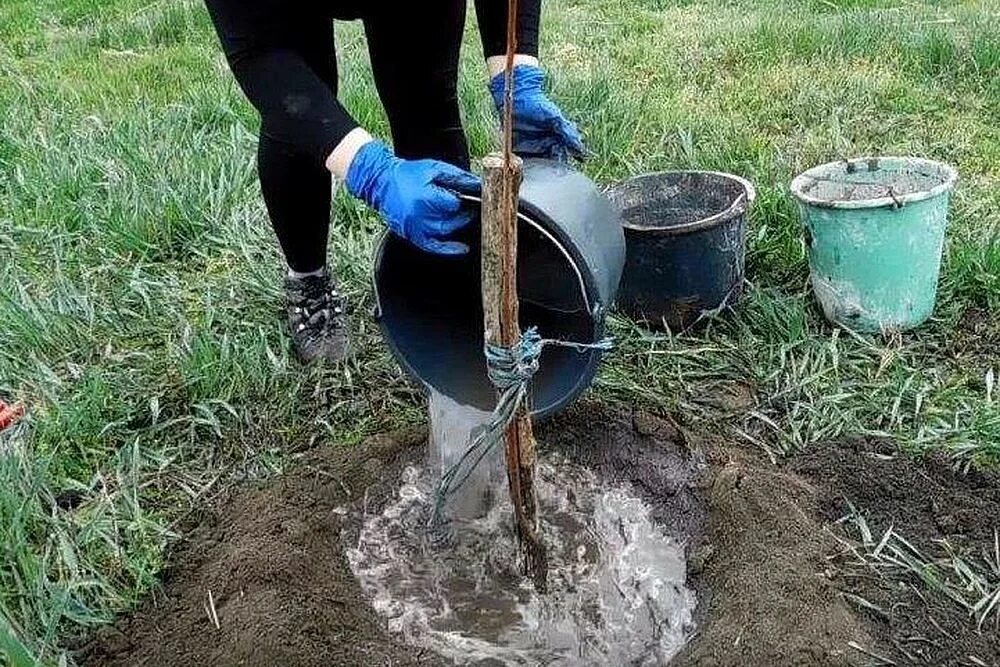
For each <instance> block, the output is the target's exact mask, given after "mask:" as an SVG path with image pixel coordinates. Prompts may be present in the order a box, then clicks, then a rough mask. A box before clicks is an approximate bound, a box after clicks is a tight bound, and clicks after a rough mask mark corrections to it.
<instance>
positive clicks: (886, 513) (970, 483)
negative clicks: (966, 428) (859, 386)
mask: <svg viewBox="0 0 1000 667" xmlns="http://www.w3.org/2000/svg"><path fill="white" fill-rule="evenodd" d="M790 467H791V468H792V469H793V470H794V471H795V472H796V473H797V474H799V475H802V476H804V477H806V478H809V479H812V480H814V481H816V482H817V483H818V484H819V485H820V486H821V488H822V491H823V495H822V498H821V503H820V513H821V515H822V516H823V517H824V518H825V519H827V520H828V521H830V522H835V521H837V520H839V519H840V518H842V517H844V516H846V515H847V514H849V513H850V512H851V506H853V507H854V508H855V509H856V510H857V512H859V513H860V514H861V515H862V516H863V517H865V519H866V521H867V524H868V526H869V528H870V530H871V531H872V533H873V534H874V535H875V536H876V537H875V539H879V538H880V536H881V535H883V534H884V533H885V531H886V530H888V529H889V528H892V529H893V531H894V532H895V533H896V534H898V535H900V536H902V537H903V538H904V539H905V540H906V541H907V542H909V543H910V544H912V545H913V546H915V547H916V548H917V549H918V550H919V551H920V552H921V553H922V554H925V555H926V556H928V557H930V555H931V554H933V555H936V556H940V555H943V553H942V548H941V544H942V541H945V540H946V541H947V542H948V544H950V545H951V546H952V548H953V549H955V550H956V551H957V552H959V553H966V554H971V555H972V557H979V556H986V557H987V558H990V557H991V556H992V558H995V557H996V554H995V553H993V550H994V549H995V546H994V539H995V536H996V531H997V530H998V529H1000V475H996V474H984V473H980V472H976V471H972V472H969V473H968V474H965V473H961V472H958V471H956V470H955V468H954V466H953V465H952V462H951V461H949V460H948V458H947V457H946V456H945V455H943V454H941V453H935V454H930V455H928V456H927V457H925V458H924V459H923V460H922V461H916V460H913V459H912V458H910V457H908V456H907V455H905V454H901V453H900V452H899V451H898V450H897V449H896V448H895V446H893V445H892V444H891V443H886V442H880V441H863V440H859V441H855V442H846V443H828V444H825V445H823V446H817V447H814V448H813V449H812V450H811V451H810V452H807V453H806V454H804V455H802V456H801V457H799V458H797V459H796V460H794V461H793V462H792V463H791V465H790ZM835 553H839V557H838V558H836V559H835V560H834V561H833V562H832V566H834V567H836V568H837V569H838V570H839V571H840V573H841V576H842V578H843V581H842V583H841V585H842V586H843V587H844V588H846V589H848V590H850V591H851V593H853V594H854V595H856V596H858V597H859V598H861V599H862V600H864V601H866V602H867V604H862V605H860V606H859V612H860V613H862V614H863V615H864V616H865V617H866V620H867V622H868V627H869V629H870V631H871V633H872V634H873V635H874V636H875V637H876V638H877V639H878V640H879V644H880V645H881V646H882V647H884V648H883V650H882V651H881V652H880V655H882V656H884V657H888V658H890V659H892V660H894V661H895V662H896V663H897V664H903V665H989V666H990V667H997V666H1000V641H998V640H997V637H998V634H997V633H998V629H997V627H996V623H995V622H992V621H991V622H988V623H987V624H986V627H984V628H983V629H982V631H981V632H980V631H977V629H976V625H975V623H974V622H973V621H972V620H971V619H970V618H969V615H968V614H967V613H966V612H965V611H964V610H963V609H962V608H961V607H960V606H959V605H958V604H956V603H955V602H954V601H952V600H950V599H948V598H947V597H946V596H945V595H943V594H941V593H939V592H928V591H927V589H926V586H924V585H923V584H922V583H921V582H919V580H918V579H917V577H916V576H914V575H911V576H909V577H906V576H901V575H899V574H896V575H894V576H892V577H885V576H881V571H880V570H879V569H878V568H873V567H871V566H866V565H865V564H864V563H862V562H858V559H857V558H851V557H850V554H845V553H843V549H839V550H835V551H831V555H832V554H835ZM998 574H1000V573H998ZM994 581H996V579H994ZM869 605H870V606H869Z"/></svg>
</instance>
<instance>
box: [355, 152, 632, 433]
mask: <svg viewBox="0 0 1000 667" xmlns="http://www.w3.org/2000/svg"><path fill="white" fill-rule="evenodd" d="M470 227H472V229H469V230H466V232H465V235H464V237H462V238H460V239H459V240H462V241H463V242H466V243H468V244H469V245H470V251H469V253H468V254H467V255H463V256H458V257H443V256H439V255H432V254H428V253H425V252H423V251H421V250H419V249H417V248H414V247H413V246H412V245H410V244H409V243H407V242H406V241H405V240H403V239H400V238H399V237H397V236H395V235H392V234H386V235H385V237H383V239H382V242H381V244H380V246H379V249H378V252H377V255H376V258H375V275H374V280H375V294H376V299H377V302H378V316H379V323H380V325H381V327H382V331H383V333H384V335H385V339H386V341H387V342H388V343H389V347H390V349H391V350H392V353H393V355H394V356H395V357H396V359H397V360H398V361H399V363H400V365H401V366H402V367H403V369H404V370H405V371H406V372H407V373H408V374H409V375H410V376H411V377H413V378H414V379H415V380H417V381H418V382H419V383H420V384H421V385H422V386H423V387H424V388H426V389H432V390H434V391H437V392H439V393H441V394H444V395H445V396H448V397H450V398H452V399H453V400H455V401H458V402H460V403H463V404H465V405H470V406H472V407H476V408H479V409H482V410H491V409H492V408H493V406H494V405H495V404H496V388H495V387H494V386H493V384H491V383H490V380H489V378H488V377H487V373H486V362H485V359H484V356H483V308H482V297H481V292H480V290H481V285H480V244H479V226H478V225H470ZM624 261H625V240H624V236H623V234H622V227H621V220H620V218H619V214H618V211H617V209H616V208H615V207H614V206H612V205H611V203H610V202H609V201H608V199H607V198H606V197H605V196H604V195H603V194H602V193H601V192H600V190H599V189H598V188H597V187H596V186H595V185H594V183H593V182H591V181H590V180H589V179H588V178H587V177H586V176H584V175H583V174H581V173H580V172H578V171H575V170H573V169H571V168H570V167H568V166H566V165H563V164H561V163H558V162H553V161H550V160H534V159H533V160H526V161H525V163H524V182H523V184H522V186H521V203H520V207H519V225H518V295H519V300H520V310H521V313H520V315H521V317H520V319H521V327H522V328H524V329H527V328H529V327H533V326H534V327H537V328H538V331H539V333H540V334H541V336H542V337H544V338H551V339H558V340H563V341H568V342H575V343H596V342H598V341H600V340H602V339H603V338H604V336H605V316H606V314H607V312H608V310H609V308H610V306H611V303H612V300H613V299H614V297H615V294H616V292H617V290H618V281H619V279H620V278H621V272H622V266H623V264H624ZM600 359H601V351H600V350H584V351H578V350H576V349H572V348H565V347H549V348H546V349H545V351H544V352H543V353H542V356H541V359H540V368H539V370H538V373H537V374H536V375H535V376H534V378H533V380H532V400H533V414H534V415H535V416H536V417H544V416H547V415H550V414H552V413H554V412H556V411H558V410H559V409H561V408H563V407H565V406H567V405H568V404H569V403H571V402H572V401H573V400H574V399H575V398H576V397H577V396H579V395H580V394H581V393H582V392H583V391H584V390H585V389H586V388H587V387H588V386H589V385H590V383H591V381H592V380H593V378H594V375H595V374H596V373H597V368H598V365H599V363H600Z"/></svg>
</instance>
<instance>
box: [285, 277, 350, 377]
mask: <svg viewBox="0 0 1000 667" xmlns="http://www.w3.org/2000/svg"><path fill="white" fill-rule="evenodd" d="M285 290H286V291H287V293H288V327H289V330H290V332H291V335H292V347H293V348H294V349H295V354H296V355H297V356H298V358H299V359H300V360H301V361H302V362H304V363H311V362H313V361H333V362H336V361H340V360H342V359H343V358H344V357H345V356H347V348H348V343H349V340H350V339H349V335H348V332H347V313H346V312H345V304H344V298H343V297H342V296H341V294H340V292H338V291H337V288H336V286H335V285H334V284H333V281H332V280H331V279H330V276H329V274H327V273H325V272H324V273H323V274H322V275H319V276H306V277H305V278H286V279H285Z"/></svg>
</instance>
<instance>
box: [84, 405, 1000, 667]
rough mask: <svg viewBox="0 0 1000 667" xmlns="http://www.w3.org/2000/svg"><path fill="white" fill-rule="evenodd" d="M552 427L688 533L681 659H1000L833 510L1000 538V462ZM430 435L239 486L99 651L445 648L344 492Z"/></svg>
mask: <svg viewBox="0 0 1000 667" xmlns="http://www.w3.org/2000/svg"><path fill="white" fill-rule="evenodd" d="M539 439H540V440H541V441H542V442H543V443H544V447H545V448H550V449H555V450H558V451H560V452H561V453H564V454H566V455H568V456H570V457H572V458H573V459H575V460H577V461H579V462H581V463H583V464H584V465H585V466H587V467H589V468H590V469H592V470H593V471H595V472H596V473H597V474H598V475H599V476H600V477H603V478H606V479H608V480H610V481H614V482H628V483H631V484H632V485H633V486H634V487H635V488H636V489H637V491H638V492H639V493H640V494H641V495H642V496H644V498H645V499H646V500H647V501H648V502H649V503H650V504H651V505H652V507H653V510H654V518H655V519H656V520H657V521H658V522H659V523H660V524H661V525H663V526H664V527H665V528H666V529H667V530H668V531H670V532H672V533H674V534H675V535H678V536H687V539H688V541H689V549H688V551H689V554H688V555H689V563H690V569H691V574H692V583H693V584H694V586H695V587H696V589H697V590H698V594H699V597H700V599H701V601H702V602H701V604H700V605H699V614H698V616H699V618H698V625H699V630H698V634H697V636H696V637H695V638H693V640H692V642H691V643H690V644H689V646H688V647H687V648H686V649H685V651H684V652H683V653H682V654H681V655H680V656H679V657H678V658H676V659H675V660H674V661H673V662H672V663H671V664H673V665H680V666H681V667H727V666H730V665H731V666H734V667H735V666H737V665H739V666H741V667H775V666H778V665H781V666H786V665H788V666H796V667H806V666H812V665H815V666H832V667H835V666H841V665H843V666H847V665H865V664H871V660H870V657H869V656H867V655H865V654H864V653H862V652H860V651H858V650H856V649H854V648H852V647H851V645H852V644H853V645H854V646H860V647H863V648H865V649H870V650H872V651H874V652H876V653H878V654H880V655H893V656H897V657H895V659H896V664H921V663H914V662H913V661H911V660H909V658H908V657H907V656H908V655H918V656H919V657H921V659H923V657H924V656H925V655H931V656H933V659H930V660H928V661H925V664H929V665H930V664H934V665H963V664H975V663H970V662H968V661H966V662H961V661H960V660H959V658H958V656H960V655H974V656H976V657H978V658H979V659H980V660H982V661H983V662H982V664H985V665H1000V660H998V659H997V658H998V656H997V653H996V652H995V647H994V653H990V652H989V651H988V650H986V649H987V648H988V646H987V644H986V643H984V642H987V639H986V638H985V637H982V636H978V635H976V634H975V631H974V627H972V626H971V625H970V624H969V623H968V619H967V617H965V615H964V613H963V612H961V611H960V610H958V609H957V608H954V607H948V608H945V607H946V606H947V604H946V601H945V602H942V603H941V607H940V608H939V607H937V606H932V607H929V608H930V611H929V612H928V613H924V611H923V610H921V608H920V607H919V605H918V604H917V603H916V602H915V600H917V601H919V599H920V598H919V597H917V596H918V594H917V593H915V592H914V591H916V590H918V588H917V587H911V588H908V589H906V590H905V591H903V590H897V589H898V588H899V586H898V583H897V584H895V587H893V585H892V584H891V582H880V581H878V580H877V578H873V577H871V576H870V573H869V576H867V577H862V576H860V575H859V574H858V573H857V572H855V571H853V570H852V569H851V565H850V564H849V563H846V562H844V560H843V558H842V556H843V552H844V549H843V546H842V543H841V542H839V541H838V540H837V539H836V538H835V537H834V531H835V530H839V528H836V527H834V528H831V527H829V526H828V527H826V528H824V526H823V523H824V521H827V522H829V521H833V520H835V519H837V518H839V517H840V516H842V515H843V513H844V504H843V503H844V500H843V498H844V496H845V495H846V496H847V497H849V498H851V499H852V501H853V502H854V503H855V505H856V506H858V507H861V508H864V509H865V510H866V511H868V512H869V513H868V516H869V518H870V520H871V521H872V522H873V524H879V523H881V522H891V523H894V525H896V526H897V527H898V528H899V530H900V532H901V533H902V534H904V535H907V536H911V535H912V536H914V538H918V539H933V537H934V536H935V535H937V536H943V535H948V536H956V535H957V536H964V537H967V538H968V539H976V540H978V539H980V538H982V537H983V536H984V535H988V536H989V537H990V539H992V532H991V530H992V528H991V527H990V526H991V524H990V523H989V521H990V520H993V521H995V518H996V517H998V516H1000V512H998V510H1000V502H998V501H1000V499H998V498H997V493H998V491H997V486H996V481H995V480H991V479H987V478H977V477H974V476H973V477H969V478H965V477H961V476H956V475H955V474H954V473H952V472H951V471H950V469H947V467H944V468H942V467H940V466H937V467H935V466H934V465H930V466H923V467H921V466H919V465H914V464H913V463H912V462H910V461H908V460H905V459H900V458H888V457H886V456H885V455H884V454H879V453H878V451H873V450H871V449H870V448H866V446H864V445H862V446H855V445H828V446H824V447H817V448H816V449H815V451H813V452H812V453H810V454H808V455H805V456H803V457H801V458H800V459H798V460H797V461H796V462H795V463H794V465H792V466H790V467H789V469H786V470H780V469H777V468H775V467H774V466H772V465H770V464H768V463H767V462H765V461H761V460H758V459H756V458H755V457H753V456H751V455H748V454H746V453H745V452H742V451H740V450H735V449H733V450H731V449H727V448H725V447H717V446H713V447H689V446H687V444H686V442H685V438H684V437H683V435H682V434H681V433H680V432H679V431H678V430H677V429H676V428H675V427H674V426H673V425H672V422H670V421H669V420H667V419H660V418H657V417H655V416H651V415H648V414H646V413H643V412H640V411H636V410H631V409H628V408H617V407H608V406H603V405H600V404H596V403H584V404H580V405H578V406H577V407H576V408H574V409H573V410H571V411H569V412H568V413H566V414H564V415H561V416H560V417H558V418H556V419H554V420H552V421H550V422H548V423H547V424H545V425H543V426H542V427H540V428H539ZM424 441H425V434H424V433H421V432H408V433H404V434H396V435H393V436H383V437H379V438H375V439H373V440H371V441H368V442H366V443H364V444H363V445H360V446H358V447H353V448H350V449H338V448H333V447H323V448H319V449H317V450H315V451H312V452H310V453H309V454H307V455H306V456H305V457H304V458H303V459H302V461H300V462H299V464H298V465H297V466H295V467H294V468H293V469H292V470H290V471H289V472H288V473H286V475H285V476H283V477H282V478H281V479H279V480H277V481H275V482H273V483H271V484H269V485H266V486H263V487H259V488H249V489H245V490H242V491H240V492H237V493H235V494H233V495H232V496H231V497H230V498H228V499H227V500H226V502H224V503H220V504H219V505H218V507H217V508H216V509H215V510H214V511H213V512H211V513H210V515H209V519H208V520H206V521H205V522H204V524H203V525H202V526H200V527H199V528H198V529H197V530H195V531H193V532H192V533H191V535H190V536H189V538H188V539H187V541H186V542H185V544H183V545H182V546H180V547H179V548H178V549H177V550H176V552H175V554H174V555H173V557H172V558H171V563H172V566H171V569H170V571H169V574H168V576H167V577H166V579H165V582H164V587H163V591H162V594H161V595H160V596H158V597H157V598H156V599H153V600H150V601H149V602H148V603H147V604H145V605H144V606H143V607H142V608H141V609H140V610H139V611H138V612H137V613H136V614H134V615H133V616H132V617H131V618H127V619H124V620H122V621H121V622H120V623H119V624H118V626H117V628H113V629H111V628H105V629H103V630H102V631H101V632H100V633H98V635H97V636H96V637H94V638H92V639H91V641H90V642H89V644H87V645H86V646H85V647H84V648H83V649H82V651H81V652H80V654H79V659H80V660H81V662H82V663H83V664H85V665H102V666H103V665H108V666H110V667H115V666H122V665H145V666H149V667H159V666H164V667H165V666H168V665H185V664H190V665H195V664H213V665H249V666H253V665H261V666H263V665H279V664H280V665H289V666H298V665H301V666H304V667H310V666H312V665H338V666H339V665H345V666H350V665H365V666H368V665H389V664H392V665H418V664H419V665H430V664H440V662H441V661H440V659H439V658H437V657H435V656H432V655H429V654H427V652H421V650H420V649H416V648H412V647H407V646H402V645H400V644H399V643H398V642H397V641H396V640H395V639H394V638H392V637H391V636H389V635H388V633H387V632H386V629H385V623H384V621H383V620H381V619H380V618H378V617H377V615H376V614H375V613H374V612H373V611H372V610H371V608H370V607H369V606H368V605H367V604H366V603H365V601H364V598H363V595H362V591H361V589H360V586H359V584H358V582H357V581H356V580H355V578H354V576H353V575H352V573H351V571H350V568H349V566H348V563H347V561H346V559H345V557H344V555H343V551H344V541H345V539H349V537H347V536H349V535H350V534H351V531H350V530H345V529H347V528H349V527H350V526H349V525H348V524H349V521H350V520H351V519H350V518H349V516H350V515H349V513H346V512H344V511H343V510H342V508H343V507H344V506H345V505H346V504H349V503H360V504H362V505H363V506H364V507H365V508H367V509H368V510H369V511H377V509H378V508H379V507H381V506H382V505H383V504H384V503H385V502H386V500H387V499H388V498H390V497H391V496H392V494H393V493H394V492H395V490H396V486H397V485H398V483H399V476H400V472H401V470H402V468H403V467H404V465H405V464H407V463H412V462H415V461H418V460H420V458H421V457H422V456H423V453H424V449H423V447H422V446H421V445H422V444H423V443H424ZM692 450H693V451H692ZM991 485H992V486H991ZM901 489H902V490H901ZM944 508H947V510H948V511H947V512H944V511H943V509H944ZM938 510H942V511H938ZM942 517H945V518H943V519H942ZM948 517H950V518H948ZM942 521H943V524H942V523H941V522H942ZM939 524H941V525H943V526H944V528H942V527H941V525H939ZM845 590H849V591H850V592H851V593H853V594H854V595H856V596H859V597H863V598H864V599H867V600H870V601H871V602H872V604H873V605H877V606H881V607H882V608H884V609H892V610H893V614H892V616H891V618H888V619H886V618H882V617H880V616H878V615H877V614H874V613H873V612H871V611H866V612H859V611H858V610H857V609H855V608H854V607H852V606H851V605H850V603H849V602H848V601H847V600H846V599H845V597H844V595H843V594H842V592H843V591H845ZM210 594H211V597H210ZM900 601H902V602H904V603H905V604H907V605H909V606H907V607H904V608H903V611H899V610H898V609H897V607H896V606H894V605H896V604H897V603H899V602H900ZM932 622H933V623H936V624H938V625H939V626H940V628H941V629H942V631H943V632H947V633H950V634H952V635H953V636H954V637H956V638H957V639H955V641H950V640H947V639H945V638H942V637H941V636H940V635H937V636H935V637H933V638H932V641H933V642H934V644H935V646H937V648H936V649H935V650H936V651H937V652H936V653H919V654H914V653H913V652H912V650H911V651H910V653H902V652H899V651H896V652H893V651H894V645H895V644H897V643H899V642H901V641H903V639H904V638H905V637H909V638H912V637H913V636H916V634H918V633H923V635H924V636H927V637H930V636H931V632H932V630H931V629H930V628H931V627H932ZM934 632H936V631H934ZM970 632H971V634H969V633H970ZM907 633H909V634H907ZM949 642H950V643H949ZM977 642H978V643H977ZM963 659H964V658H963ZM991 661H992V662H991Z"/></svg>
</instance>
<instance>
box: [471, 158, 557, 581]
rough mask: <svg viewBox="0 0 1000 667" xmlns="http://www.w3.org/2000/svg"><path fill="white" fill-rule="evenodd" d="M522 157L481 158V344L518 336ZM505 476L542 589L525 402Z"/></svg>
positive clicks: (509, 443) (512, 431) (510, 341)
mask: <svg viewBox="0 0 1000 667" xmlns="http://www.w3.org/2000/svg"><path fill="white" fill-rule="evenodd" d="M520 186H521V160H520V158H517V157H513V158H512V159H510V160H509V166H508V162H507V160H505V159H504V156H503V155H502V154H498V153H491V154H490V155H487V156H486V157H485V158H484V159H483V209H482V239H483V255H482V266H483V271H482V289H483V322H484V325H485V335H486V342H487V343H491V344H493V345H499V346H502V347H507V348H509V347H512V346H514V345H516V344H517V342H518V341H519V340H520V337H521V328H520V322H519V319H518V300H517V202H518V192H519V190H520ZM504 442H505V444H506V462H507V480H508V484H509V488H510V499H511V502H512V503H513V505H514V517H515V520H516V527H517V534H518V538H519V539H520V540H521V544H522V547H523V549H524V555H525V564H526V567H527V570H528V573H529V574H530V575H531V576H532V578H533V579H534V582H535V587H536V588H537V589H539V590H540V591H544V590H545V588H546V580H547V575H548V563H547V559H546V551H545V545H544V544H543V543H542V541H541V537H540V536H539V534H538V517H537V507H536V503H535V459H536V456H535V438H534V434H533V432H532V427H531V414H530V409H529V406H528V405H524V406H522V407H521V409H520V410H519V411H518V413H517V416H516V417H515V419H514V420H513V421H512V422H511V424H510V425H509V426H508V427H507V430H506V431H505V432H504Z"/></svg>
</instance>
